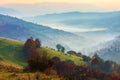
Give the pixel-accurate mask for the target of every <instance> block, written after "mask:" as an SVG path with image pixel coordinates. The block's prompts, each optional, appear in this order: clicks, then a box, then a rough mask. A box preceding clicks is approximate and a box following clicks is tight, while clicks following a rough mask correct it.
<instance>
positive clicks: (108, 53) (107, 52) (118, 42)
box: [95, 36, 120, 63]
mask: <svg viewBox="0 0 120 80" xmlns="http://www.w3.org/2000/svg"><path fill="white" fill-rule="evenodd" d="M104 45H105V47H104V48H101V49H99V50H97V51H95V53H97V54H99V55H100V57H102V58H103V59H105V60H112V61H115V62H117V63H120V58H119V56H120V36H119V37H117V38H115V39H114V40H111V41H109V42H107V43H105V44H104Z"/></svg>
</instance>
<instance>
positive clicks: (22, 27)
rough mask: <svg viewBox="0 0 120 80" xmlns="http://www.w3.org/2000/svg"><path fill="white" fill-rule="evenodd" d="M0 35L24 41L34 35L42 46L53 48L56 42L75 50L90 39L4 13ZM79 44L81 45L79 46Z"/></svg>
mask: <svg viewBox="0 0 120 80" xmlns="http://www.w3.org/2000/svg"><path fill="white" fill-rule="evenodd" d="M0 36H1V37H6V38H11V39H15V40H20V41H25V40H26V39H27V38H29V37H31V36H34V37H35V38H40V39H41V41H42V43H43V45H44V46H48V47H52V48H55V46H56V44H58V43H59V44H62V45H64V46H65V47H66V49H75V50H80V49H81V48H83V47H85V46H87V43H88V42H89V41H90V40H89V41H88V40H87V39H86V38H85V37H82V36H78V35H76V34H73V33H70V32H66V31H62V30H58V29H52V28H50V27H47V26H43V25H38V24H34V23H31V22H26V21H23V20H21V19H18V18H15V17H10V16H4V15H0ZM83 42H85V43H83ZM69 45H71V46H69ZM80 45H81V47H79V46H80ZM68 46H69V47H68ZM78 47H79V48H78Z"/></svg>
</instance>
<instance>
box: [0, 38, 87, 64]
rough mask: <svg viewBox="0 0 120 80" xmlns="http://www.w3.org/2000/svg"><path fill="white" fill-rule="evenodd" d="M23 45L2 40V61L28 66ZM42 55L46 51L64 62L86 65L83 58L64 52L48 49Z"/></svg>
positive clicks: (0, 40)
mask: <svg viewBox="0 0 120 80" xmlns="http://www.w3.org/2000/svg"><path fill="white" fill-rule="evenodd" d="M23 45H24V44H23V43H22V42H19V41H15V40H10V39H5V38H0V60H2V61H5V62H6V63H7V62H8V63H11V64H17V65H19V66H26V65H27V64H26V62H25V60H26V59H25V57H24V54H25V53H24V52H23ZM39 51H40V53H43V52H44V51H46V52H47V53H48V55H49V56H50V57H51V58H52V57H55V56H57V57H59V58H60V59H61V60H62V61H66V60H71V61H73V62H74V63H75V64H76V65H85V64H86V63H85V62H84V61H83V60H82V58H81V57H77V56H73V55H68V54H65V53H62V52H58V51H55V50H52V49H48V48H44V47H42V48H40V49H39Z"/></svg>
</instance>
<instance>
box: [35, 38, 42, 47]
mask: <svg viewBox="0 0 120 80" xmlns="http://www.w3.org/2000/svg"><path fill="white" fill-rule="evenodd" d="M35 44H36V47H37V48H40V47H41V41H40V40H39V39H38V38H37V39H36V40H35Z"/></svg>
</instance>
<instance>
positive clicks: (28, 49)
mask: <svg viewBox="0 0 120 80" xmlns="http://www.w3.org/2000/svg"><path fill="white" fill-rule="evenodd" d="M35 49H36V44H35V41H34V40H33V38H29V39H27V41H26V42H25V44H24V51H25V53H26V54H25V56H26V57H28V56H29V55H30V54H31V53H33V51H34V50H35Z"/></svg>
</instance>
